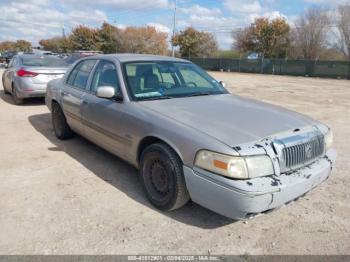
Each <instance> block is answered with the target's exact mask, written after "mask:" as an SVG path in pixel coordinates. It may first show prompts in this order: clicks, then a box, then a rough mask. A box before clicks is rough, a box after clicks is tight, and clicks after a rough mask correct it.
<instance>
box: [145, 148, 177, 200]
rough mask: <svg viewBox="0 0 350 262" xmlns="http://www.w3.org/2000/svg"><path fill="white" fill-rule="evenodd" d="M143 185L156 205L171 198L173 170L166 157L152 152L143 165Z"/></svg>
mask: <svg viewBox="0 0 350 262" xmlns="http://www.w3.org/2000/svg"><path fill="white" fill-rule="evenodd" d="M143 176H144V185H145V187H146V191H147V192H148V195H149V197H150V198H151V199H152V201H153V203H155V204H156V205H160V206H161V205H165V204H166V203H168V201H169V200H170V199H171V197H172V194H173V192H174V190H173V184H174V181H173V171H172V169H171V167H170V166H169V164H168V163H167V161H166V159H164V158H163V157H162V156H159V155H158V154H155V153H152V154H151V156H148V158H147V160H146V161H145V163H144V166H143Z"/></svg>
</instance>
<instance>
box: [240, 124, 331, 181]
mask: <svg viewBox="0 0 350 262" xmlns="http://www.w3.org/2000/svg"><path fill="white" fill-rule="evenodd" d="M327 130H328V128H327V127H326V126H324V125H314V126H305V127H300V128H296V129H292V130H289V131H286V132H282V133H278V134H275V135H272V136H270V137H267V138H264V139H262V140H260V141H256V142H253V143H246V144H241V145H237V146H235V147H233V149H234V150H236V151H237V152H238V153H239V154H240V155H241V156H253V155H265V154H266V155H268V156H269V157H270V159H271V161H272V165H273V168H274V174H275V176H280V175H281V165H280V159H279V158H280V156H282V149H283V148H284V145H283V143H279V140H280V139H283V138H286V137H290V136H292V135H295V134H304V133H308V132H317V131H319V132H321V133H322V134H325V133H326V132H327ZM275 151H276V152H275Z"/></svg>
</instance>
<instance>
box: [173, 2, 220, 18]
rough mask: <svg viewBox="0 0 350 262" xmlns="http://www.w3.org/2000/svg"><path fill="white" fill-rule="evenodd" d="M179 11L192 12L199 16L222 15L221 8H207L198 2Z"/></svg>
mask: <svg viewBox="0 0 350 262" xmlns="http://www.w3.org/2000/svg"><path fill="white" fill-rule="evenodd" d="M179 12H182V13H184V14H191V15H197V16H218V15H221V13H222V12H221V10H220V9H219V8H211V9H209V8H207V7H204V6H200V5H198V4H196V5H193V6H191V7H187V8H179Z"/></svg>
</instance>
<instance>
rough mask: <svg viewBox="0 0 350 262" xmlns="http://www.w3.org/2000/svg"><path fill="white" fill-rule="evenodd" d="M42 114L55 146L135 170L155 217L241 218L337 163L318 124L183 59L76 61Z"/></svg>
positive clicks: (294, 192)
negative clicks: (68, 143) (200, 212)
mask: <svg viewBox="0 0 350 262" xmlns="http://www.w3.org/2000/svg"><path fill="white" fill-rule="evenodd" d="M46 105H47V106H48V108H49V109H50V111H51V113H52V124H53V128H54V131H55V134H56V136H57V137H58V138H59V139H68V138H71V137H72V135H73V132H76V133H78V134H80V135H82V136H84V137H86V138H87V139H89V140H91V141H92V142H94V143H96V144H98V145H99V146H101V147H103V148H105V149H106V150H108V151H110V152H112V153H113V154H115V155H117V156H119V157H120V158H122V159H124V160H126V161H127V162H129V163H130V164H132V165H134V166H135V167H136V168H138V169H139V172H140V180H141V182H142V185H143V188H144V190H145V193H146V196H147V197H148V199H149V201H150V202H151V203H152V204H153V205H154V206H155V207H157V208H159V209H161V210H173V209H176V208H179V207H181V206H183V205H185V204H186V203H187V202H188V200H189V199H192V201H194V202H196V203H198V204H200V205H202V206H204V207H207V208H209V209H211V210H213V211H215V212H217V213H220V214H222V215H224V216H227V217H231V218H236V219H246V218H248V217H251V216H254V215H256V214H259V213H262V212H265V211H268V210H272V209H275V208H277V207H280V206H282V205H284V204H285V203H288V202H290V201H293V200H295V199H297V198H298V197H300V196H302V195H304V194H305V193H307V192H308V191H310V190H311V189H313V188H314V187H316V186H317V185H319V184H320V183H321V182H323V181H325V180H326V179H327V178H328V176H329V175H330V173H331V169H332V167H333V163H334V160H335V155H336V154H335V151H334V149H333V147H332V132H331V130H330V129H329V128H328V127H327V126H326V125H324V124H322V123H320V122H317V121H315V120H313V119H311V118H309V117H307V116H304V115H301V114H298V113H296V112H292V111H289V110H286V109H283V108H280V107H277V106H273V105H269V104H266V103H262V102H259V101H254V100H251V99H247V98H243V97H239V96H236V95H233V94H230V93H229V92H227V91H226V90H225V88H224V87H223V85H222V84H221V83H220V82H218V81H217V80H215V79H213V78H212V77H211V76H210V75H208V74H207V73H206V72H205V71H203V70H202V69H200V68H199V67H198V66H196V65H194V64H192V63H190V62H188V61H186V60H182V59H176V58H170V57H163V56H150V55H130V54H117V55H100V56H93V57H88V58H84V59H80V60H78V61H77V62H76V63H75V64H74V65H73V66H72V68H71V69H70V70H69V71H68V72H67V73H66V75H65V76H64V77H63V78H60V79H57V80H53V81H50V82H49V83H48V88H47V95H46Z"/></svg>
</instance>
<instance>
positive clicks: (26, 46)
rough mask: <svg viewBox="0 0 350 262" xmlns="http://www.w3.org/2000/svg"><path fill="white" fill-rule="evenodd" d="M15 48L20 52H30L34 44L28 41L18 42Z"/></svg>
mask: <svg viewBox="0 0 350 262" xmlns="http://www.w3.org/2000/svg"><path fill="white" fill-rule="evenodd" d="M14 48H15V50H16V51H18V52H28V51H30V50H31V49H32V44H31V43H30V42H28V41H26V40H17V41H16V42H15V45H14Z"/></svg>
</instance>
